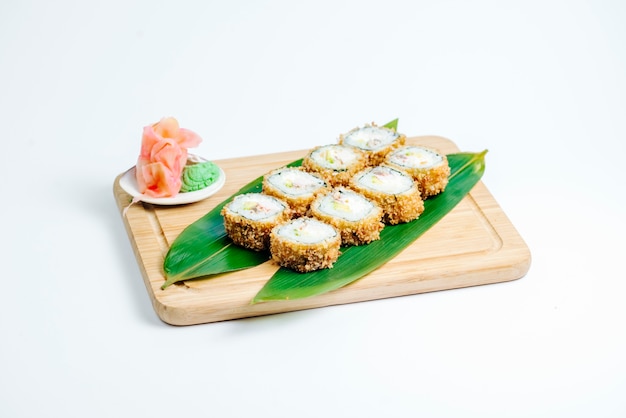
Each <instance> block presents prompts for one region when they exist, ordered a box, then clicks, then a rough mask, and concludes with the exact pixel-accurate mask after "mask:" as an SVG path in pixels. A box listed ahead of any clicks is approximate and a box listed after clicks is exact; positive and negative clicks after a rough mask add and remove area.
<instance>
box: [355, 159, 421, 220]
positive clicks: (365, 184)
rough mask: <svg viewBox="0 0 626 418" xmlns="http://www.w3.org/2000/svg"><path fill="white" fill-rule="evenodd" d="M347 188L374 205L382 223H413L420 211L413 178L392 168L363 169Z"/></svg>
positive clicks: (418, 192)
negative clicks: (375, 204)
mask: <svg viewBox="0 0 626 418" xmlns="http://www.w3.org/2000/svg"><path fill="white" fill-rule="evenodd" d="M351 187H352V188H353V189H354V190H356V191H358V192H360V193H362V194H363V195H364V196H366V197H367V198H369V199H371V200H373V201H374V202H376V203H377V204H378V205H379V206H380V207H381V208H382V210H383V214H384V215H383V221H384V222H385V223H388V224H391V225H395V224H398V223H403V222H409V221H412V220H414V219H417V218H418V217H419V215H420V214H421V213H422V212H423V211H424V202H423V201H422V198H421V195H420V191H419V189H418V187H417V184H416V183H415V181H413V178H412V177H411V176H410V175H409V174H408V173H406V172H404V171H402V170H398V169H396V168H393V167H389V166H386V165H379V166H376V167H371V168H367V169H365V170H363V171H361V172H359V173H358V174H357V175H356V176H354V178H353V179H352V182H351Z"/></svg>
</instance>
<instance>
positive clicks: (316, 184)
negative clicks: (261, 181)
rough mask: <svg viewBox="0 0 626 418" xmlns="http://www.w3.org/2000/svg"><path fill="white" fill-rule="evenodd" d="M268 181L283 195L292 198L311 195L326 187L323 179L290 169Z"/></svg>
mask: <svg viewBox="0 0 626 418" xmlns="http://www.w3.org/2000/svg"><path fill="white" fill-rule="evenodd" d="M267 181H268V182H269V183H270V184H271V185H272V186H274V187H275V188H277V189H279V190H280V191H281V192H282V193H284V194H286V195H290V196H306V195H310V194H312V193H313V192H315V191H316V190H318V189H319V188H320V187H324V186H325V183H324V181H323V180H322V179H320V178H318V177H316V176H313V175H311V174H309V173H307V172H306V171H302V170H297V169H289V168H286V169H283V170H280V171H278V172H276V173H274V174H272V175H271V176H269V177H268V179H267Z"/></svg>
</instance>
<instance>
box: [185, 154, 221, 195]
mask: <svg viewBox="0 0 626 418" xmlns="http://www.w3.org/2000/svg"><path fill="white" fill-rule="evenodd" d="M219 175H220V173H219V168H218V167H217V165H215V164H213V163H212V162H211V161H206V162H201V163H191V164H189V163H188V164H187V165H186V166H185V167H184V168H183V174H182V178H181V180H182V186H181V187H180V191H181V192H182V193H186V192H194V191H196V190H201V189H204V188H205V187H208V186H210V185H211V184H213V183H215V181H216V180H217V178H218V177H219Z"/></svg>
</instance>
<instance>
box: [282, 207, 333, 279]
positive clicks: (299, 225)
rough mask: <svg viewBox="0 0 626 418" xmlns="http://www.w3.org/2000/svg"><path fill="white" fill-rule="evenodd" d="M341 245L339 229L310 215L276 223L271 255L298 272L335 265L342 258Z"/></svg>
mask: <svg viewBox="0 0 626 418" xmlns="http://www.w3.org/2000/svg"><path fill="white" fill-rule="evenodd" d="M340 246H341V236H340V235H339V232H338V231H337V229H335V228H334V227H333V226H331V225H329V224H327V223H324V222H322V221H319V220H317V219H314V218H308V217H300V218H297V219H294V220H291V221H289V222H286V223H283V224H280V225H278V226H276V227H274V229H273V230H272V234H271V237H270V252H271V254H272V259H273V260H274V261H276V262H277V263H278V264H280V265H281V266H282V267H286V268H290V269H292V270H296V271H299V272H308V271H313V270H319V269H322V268H330V267H332V265H333V263H334V262H335V261H337V258H339V252H340V251H339V250H340Z"/></svg>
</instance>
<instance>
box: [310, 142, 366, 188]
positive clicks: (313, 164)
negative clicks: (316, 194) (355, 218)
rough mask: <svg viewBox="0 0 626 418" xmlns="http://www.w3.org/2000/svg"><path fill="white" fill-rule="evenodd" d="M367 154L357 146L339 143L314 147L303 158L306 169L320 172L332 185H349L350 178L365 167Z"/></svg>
mask: <svg viewBox="0 0 626 418" xmlns="http://www.w3.org/2000/svg"><path fill="white" fill-rule="evenodd" d="M366 162H367V159H366V157H365V154H364V153H363V152H362V151H361V150H359V149H356V148H353V147H348V146H344V145H339V144H331V145H322V146H319V147H315V148H313V149H312V150H311V151H309V153H308V154H307V155H306V156H305V157H304V159H303V160H302V167H303V168H304V169H305V170H306V171H310V172H314V173H318V174H319V175H320V176H322V177H323V178H324V180H326V182H328V184H329V185H330V186H332V187H337V186H344V185H347V184H348V182H349V181H350V178H351V177H352V176H353V175H354V174H356V173H357V172H359V171H360V170H362V169H363V168H365V165H366Z"/></svg>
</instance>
